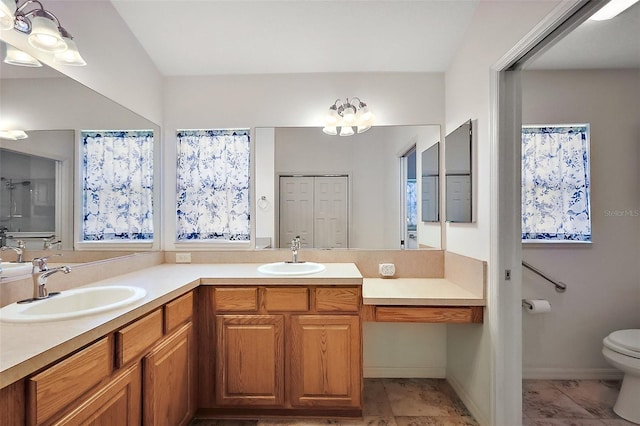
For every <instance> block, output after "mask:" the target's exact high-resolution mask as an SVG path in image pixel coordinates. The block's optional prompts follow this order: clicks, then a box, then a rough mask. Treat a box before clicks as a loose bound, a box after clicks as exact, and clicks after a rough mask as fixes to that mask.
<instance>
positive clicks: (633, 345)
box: [608, 329, 640, 353]
mask: <svg viewBox="0 0 640 426" xmlns="http://www.w3.org/2000/svg"><path fill="white" fill-rule="evenodd" d="M608 340H609V342H611V343H613V344H614V345H616V346H619V347H621V348H624V349H627V350H629V351H633V352H639V353H640V329H638V330H618V331H614V332H613V333H611V334H610V335H609V336H608Z"/></svg>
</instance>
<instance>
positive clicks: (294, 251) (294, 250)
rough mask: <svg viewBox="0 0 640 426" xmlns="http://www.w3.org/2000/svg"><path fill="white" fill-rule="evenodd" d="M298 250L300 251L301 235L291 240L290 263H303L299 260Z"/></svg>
mask: <svg viewBox="0 0 640 426" xmlns="http://www.w3.org/2000/svg"><path fill="white" fill-rule="evenodd" d="M298 251H300V236H297V237H295V238H294V239H293V240H291V262H290V263H302V262H300V261H299V260H298Z"/></svg>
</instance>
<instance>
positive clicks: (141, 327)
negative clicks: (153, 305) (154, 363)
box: [115, 309, 163, 367]
mask: <svg viewBox="0 0 640 426" xmlns="http://www.w3.org/2000/svg"><path fill="white" fill-rule="evenodd" d="M115 335H116V365H117V366H118V367H123V366H125V365H127V364H128V363H129V362H131V361H133V360H134V359H136V358H138V357H140V356H142V355H143V354H144V352H145V351H146V350H147V349H149V348H150V347H151V346H153V345H154V344H155V343H156V342H157V341H158V340H160V339H161V338H162V335H163V320H162V309H157V310H155V311H153V312H152V313H150V314H149V315H147V316H145V317H142V318H140V319H139V320H137V321H135V322H134V323H132V324H129V325H128V326H126V327H125V328H123V329H121V330H118V331H116V334H115Z"/></svg>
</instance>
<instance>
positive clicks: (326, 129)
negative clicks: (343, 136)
mask: <svg viewBox="0 0 640 426" xmlns="http://www.w3.org/2000/svg"><path fill="white" fill-rule="evenodd" d="M322 131H323V132H324V133H326V134H327V135H331V136H335V135H337V134H338V129H336V126H325V127H324V128H323V129H322Z"/></svg>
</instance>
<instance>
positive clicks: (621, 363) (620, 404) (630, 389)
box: [602, 329, 640, 424]
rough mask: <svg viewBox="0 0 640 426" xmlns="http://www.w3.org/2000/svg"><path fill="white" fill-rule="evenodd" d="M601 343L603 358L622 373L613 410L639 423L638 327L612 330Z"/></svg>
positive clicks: (626, 418) (639, 358)
mask: <svg viewBox="0 0 640 426" xmlns="http://www.w3.org/2000/svg"><path fill="white" fill-rule="evenodd" d="M602 343H603V344H604V347H603V348H602V354H603V355H604V358H605V359H606V360H607V362H608V363H609V364H611V365H612V366H614V367H615V368H617V369H619V370H621V371H622V372H623V373H624V379H623V380H622V387H621V388H620V394H618V400H617V401H616V405H615V406H614V407H613V411H614V412H615V413H616V414H617V415H619V416H620V417H622V418H623V419H625V420H628V421H630V422H633V423H637V424H640V329H638V330H618V331H614V332H613V333H611V334H609V335H608V336H607V337H605V338H604V340H603V341H602Z"/></svg>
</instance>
